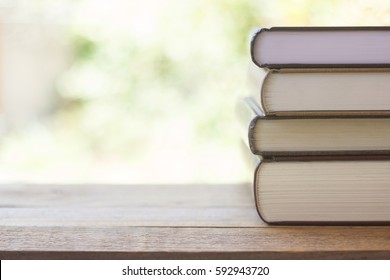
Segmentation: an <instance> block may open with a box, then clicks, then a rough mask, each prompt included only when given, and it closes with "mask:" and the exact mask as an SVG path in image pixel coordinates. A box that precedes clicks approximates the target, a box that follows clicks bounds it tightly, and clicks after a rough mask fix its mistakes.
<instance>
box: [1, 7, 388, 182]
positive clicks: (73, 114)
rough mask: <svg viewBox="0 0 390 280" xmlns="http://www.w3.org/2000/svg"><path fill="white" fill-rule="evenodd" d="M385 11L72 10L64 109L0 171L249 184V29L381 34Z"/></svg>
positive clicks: (13, 141) (6, 157)
mask: <svg viewBox="0 0 390 280" xmlns="http://www.w3.org/2000/svg"><path fill="white" fill-rule="evenodd" d="M47 2H48V3H49V1H47ZM379 2H380V4H379V5H382V6H380V7H379V6H378V8H377V9H376V8H375V7H374V8H372V9H371V10H367V9H370V7H372V6H373V5H374V4H372V3H371V2H370V1H335V0H330V1H314V0H300V1H299V0H296V1H249V0H215V1H206V0H189V1H179V0H161V1H152V0H145V1H120V0H113V1H96V0H79V1H69V4H68V5H69V7H68V8H69V11H70V12H69V15H68V21H67V24H66V36H68V38H69V41H70V43H71V49H72V53H73V60H72V63H71V66H70V68H69V69H68V70H67V71H66V72H64V73H63V74H62V75H61V77H59V79H58V83H57V88H56V91H55V94H56V95H57V96H58V104H57V107H56V111H55V113H54V115H52V116H51V118H50V119H49V120H46V121H45V122H43V123H39V124H37V125H34V126H32V128H31V129H28V130H27V131H25V132H23V133H20V132H19V133H15V134H13V135H11V136H9V137H8V138H6V139H4V140H3V144H2V150H1V154H0V160H1V164H2V165H3V166H4V165H6V166H7V168H8V169H7V170H13V171H12V172H13V174H15V176H14V177H18V176H19V177H18V178H20V180H27V181H29V180H30V181H60V182H64V181H71V182H129V183H140V182H141V183H148V182H149V183H170V182H209V183H215V182H238V181H243V180H246V179H247V177H246V175H247V173H246V166H245V164H244V163H243V162H242V160H241V155H240V146H239V141H240V140H239V136H238V135H237V130H236V128H235V116H234V106H235V102H236V100H237V98H238V97H239V96H244V95H247V94H249V92H248V87H247V75H248V73H247V71H248V65H249V63H250V58H249V39H250V34H251V32H253V30H254V29H255V28H256V27H261V26H265V27H269V26H273V25H274V26H287V25H298V26H299V25H354V24H359V25H364V23H367V25H369V24H372V23H373V22H372V18H371V16H372V15H373V14H375V15H376V20H378V19H379V20H380V22H377V24H378V25H380V24H383V22H384V21H386V18H387V15H388V12H389V10H388V9H383V6H385V5H386V2H385V1H378V2H377V4H378V3H379ZM48 5H49V4H48ZM43 7H44V5H43ZM347 10H348V13H349V14H348V15H346V14H345V11H347ZM374 24H375V23H374ZM15 155H16V156H15Z"/></svg>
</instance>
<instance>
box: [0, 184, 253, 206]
mask: <svg viewBox="0 0 390 280" xmlns="http://www.w3.org/2000/svg"><path fill="white" fill-rule="evenodd" d="M250 189H251V187H250V186H248V185H245V184H241V185H134V186H127V185H0V207H3V208H7V207H8V208H23V207H60V208H63V207H84V208H85V207H97V208H107V207H149V206H150V207H201V208H204V207H253V201H252V199H251V198H250V195H251V194H250Z"/></svg>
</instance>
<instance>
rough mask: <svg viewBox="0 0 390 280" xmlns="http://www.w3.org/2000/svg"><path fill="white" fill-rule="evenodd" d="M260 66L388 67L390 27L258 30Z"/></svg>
mask: <svg viewBox="0 0 390 280" xmlns="http://www.w3.org/2000/svg"><path fill="white" fill-rule="evenodd" d="M251 56H252V60H253V62H254V63H255V64H256V65H258V66H259V67H267V68H295V67H306V68H307V67H332V68H334V67H388V66H390V27H383V26H381V27H375V26H372V27H272V28H270V29H267V28H263V29H260V30H259V31H257V32H256V33H255V35H254V36H253V39H252V42H251Z"/></svg>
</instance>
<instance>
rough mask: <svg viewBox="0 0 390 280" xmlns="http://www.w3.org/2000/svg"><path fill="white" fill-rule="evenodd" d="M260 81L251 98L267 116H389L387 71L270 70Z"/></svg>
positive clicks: (379, 69)
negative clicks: (258, 88)
mask: <svg viewBox="0 0 390 280" xmlns="http://www.w3.org/2000/svg"><path fill="white" fill-rule="evenodd" d="M258 72H259V73H258V76H259V77H260V76H261V77H262V76H264V71H262V70H259V71H258ZM261 81H262V82H259V83H258V87H261V89H260V90H257V92H254V95H253V97H254V98H255V100H256V101H257V102H258V103H260V105H261V107H262V109H263V111H264V113H265V114H266V115H276V116H294V115H305V116H310V115H323V116H326V115H368V114H369V115H390V69H388V68H376V69H366V68H363V69H353V68H351V69H337V68H335V69H282V70H270V71H268V73H267V74H266V76H265V78H264V79H262V80H261Z"/></svg>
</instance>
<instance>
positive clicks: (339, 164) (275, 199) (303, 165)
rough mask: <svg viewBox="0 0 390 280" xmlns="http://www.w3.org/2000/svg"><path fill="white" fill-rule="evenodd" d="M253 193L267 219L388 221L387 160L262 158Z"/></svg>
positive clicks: (278, 221)
mask: <svg viewBox="0 0 390 280" xmlns="http://www.w3.org/2000/svg"><path fill="white" fill-rule="evenodd" d="M254 195H255V201H256V207H257V210H258V213H259V215H260V217H261V218H262V219H263V220H264V221H265V222H266V223H271V224H332V225H334V224H384V223H386V224H387V223H389V222H390V160H351V161H350V160H340V161H337V160H336V161H334V160H328V161H281V162H277V161H270V162H267V161H263V162H261V163H260V164H259V165H258V167H257V169H256V170H255V178H254Z"/></svg>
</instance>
